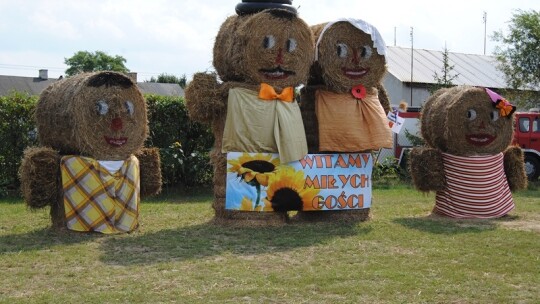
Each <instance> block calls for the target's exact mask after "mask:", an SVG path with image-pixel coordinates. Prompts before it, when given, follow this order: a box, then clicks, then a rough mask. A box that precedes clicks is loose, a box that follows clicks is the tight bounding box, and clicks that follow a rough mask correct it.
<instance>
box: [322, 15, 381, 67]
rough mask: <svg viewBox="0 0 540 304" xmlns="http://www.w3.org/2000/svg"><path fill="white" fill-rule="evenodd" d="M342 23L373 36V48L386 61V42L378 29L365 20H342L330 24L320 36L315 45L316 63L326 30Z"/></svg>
mask: <svg viewBox="0 0 540 304" xmlns="http://www.w3.org/2000/svg"><path fill="white" fill-rule="evenodd" d="M341 21H346V22H349V23H350V24H352V25H353V26H354V27H356V28H357V29H359V30H361V31H362V32H364V33H367V34H369V35H370V36H371V40H372V41H373V46H374V47H375V48H376V49H377V54H379V55H383V56H385V58H384V60H385V61H386V44H385V43H384V40H383V38H382V36H381V34H380V33H379V31H378V30H377V28H376V27H374V26H373V25H371V24H369V23H367V22H366V21H364V20H360V19H352V18H340V19H337V20H336V21H332V22H328V23H327V24H326V25H325V26H324V28H323V29H322V31H321V34H320V35H319V39H317V43H316V44H315V61H317V60H318V59H319V43H321V40H322V37H323V34H324V32H326V30H328V29H329V28H330V27H331V26H332V25H333V24H334V23H336V22H341Z"/></svg>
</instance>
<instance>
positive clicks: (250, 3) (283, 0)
mask: <svg viewBox="0 0 540 304" xmlns="http://www.w3.org/2000/svg"><path fill="white" fill-rule="evenodd" d="M275 8H277V9H284V10H287V11H289V12H291V13H294V14H297V13H298V12H297V11H296V8H295V7H293V6H292V0H269V1H268V0H242V2H241V3H238V4H237V5H236V13H237V14H238V15H240V16H242V15H248V14H255V13H258V12H261V11H263V10H265V9H275Z"/></svg>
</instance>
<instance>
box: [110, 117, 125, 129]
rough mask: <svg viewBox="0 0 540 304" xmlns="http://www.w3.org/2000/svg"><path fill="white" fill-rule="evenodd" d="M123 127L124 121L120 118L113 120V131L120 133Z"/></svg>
mask: <svg viewBox="0 0 540 304" xmlns="http://www.w3.org/2000/svg"><path fill="white" fill-rule="evenodd" d="M122 127H123V123H122V119H121V118H120V117H115V118H113V120H112V121H111V129H112V130H113V131H120V130H122Z"/></svg>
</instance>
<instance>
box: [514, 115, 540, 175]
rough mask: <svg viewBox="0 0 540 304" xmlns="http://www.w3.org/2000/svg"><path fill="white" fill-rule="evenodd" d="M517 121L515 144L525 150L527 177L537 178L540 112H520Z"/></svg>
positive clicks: (539, 146) (539, 152)
mask: <svg viewBox="0 0 540 304" xmlns="http://www.w3.org/2000/svg"><path fill="white" fill-rule="evenodd" d="M515 123H516V125H515V128H514V141H513V144H515V145H519V146H520V147H521V149H522V150H523V154H524V156H525V172H526V173H527V177H528V178H529V180H536V179H537V178H538V176H539V175H540V112H538V111H534V112H533V111H530V112H518V113H516V114H515Z"/></svg>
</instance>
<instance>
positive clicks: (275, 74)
mask: <svg viewBox="0 0 540 304" xmlns="http://www.w3.org/2000/svg"><path fill="white" fill-rule="evenodd" d="M284 74H285V73H283V72H272V73H268V75H269V76H271V77H281V76H283V75H284Z"/></svg>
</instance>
